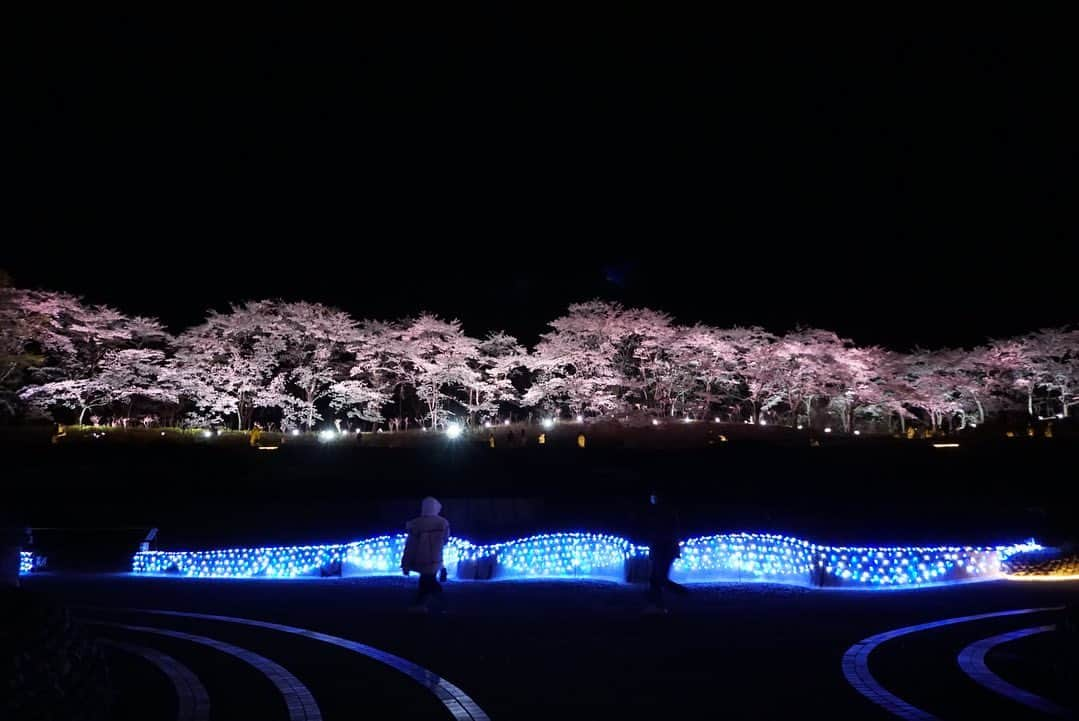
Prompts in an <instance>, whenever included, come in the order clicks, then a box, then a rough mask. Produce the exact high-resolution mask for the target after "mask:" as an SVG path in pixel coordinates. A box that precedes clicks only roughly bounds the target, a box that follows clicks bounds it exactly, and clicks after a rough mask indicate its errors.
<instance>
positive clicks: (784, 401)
mask: <svg viewBox="0 0 1079 721" xmlns="http://www.w3.org/2000/svg"><path fill="white" fill-rule="evenodd" d="M1077 404H1079V330H1076V329H1074V328H1055V329H1045V330H1039V331H1036V332H1032V333H1028V334H1026V335H1022V336H1019V337H1015V338H1008V339H1002V340H992V341H989V342H988V343H986V344H985V345H983V346H979V347H977V348H973V349H939V350H922V349H917V350H915V351H913V352H909V353H902V352H897V351H892V350H888V349H885V348H881V347H877V346H868V347H866V346H858V345H856V344H855V343H853V342H852V341H850V340H847V339H844V338H840V337H839V336H837V335H836V334H835V333H832V332H831V331H826V330H820V329H812V328H801V329H797V330H794V331H791V332H789V333H785V334H782V335H779V334H774V333H770V332H768V331H766V330H764V329H763V328H759V327H750V328H715V327H711V326H706V325H701V324H697V325H681V324H678V323H675V322H674V321H673V320H672V319H671V318H670V316H668V315H666V314H664V313H662V312H659V311H654V310H650V309H647V308H624V307H622V306H621V305H619V304H617V303H608V302H603V301H590V302H586V303H578V304H574V305H572V306H570V307H569V309H568V311H567V312H566V314H565V315H563V316H561V317H559V318H556V319H555V320H553V321H552V322H551V323H550V328H549V330H548V332H546V333H545V334H543V336H542V337H541V339H540V341H539V343H538V344H537V345H536V346H535V347H534V348H532V349H531V350H528V349H526V348H524V347H522V345H521V344H520V343H519V342H518V341H517V340H516V339H515V338H513V337H512V336H510V335H507V334H505V333H491V334H489V335H488V336H487V337H485V338H473V337H471V336H468V335H466V334H465V333H464V331H463V330H462V328H461V324H460V323H459V322H458V321H456V320H444V319H442V318H439V317H437V316H435V315H431V314H426V313H425V314H421V315H419V316H417V317H413V318H406V319H403V320H398V321H391V322H383V321H370V320H357V319H355V318H352V317H351V316H349V315H348V314H347V313H345V312H343V311H340V310H337V309H334V308H330V307H327V306H324V305H320V304H317V303H306V302H283V301H274V300H262V301H253V302H248V303H244V304H242V305H238V306H235V307H233V308H232V309H231V310H229V311H228V312H224V313H218V312H211V313H210V314H209V315H208V316H207V318H206V319H205V321H204V322H203V323H201V324H200V325H197V326H195V327H193V328H189V329H187V330H185V331H183V332H182V333H180V334H179V335H172V334H170V333H168V332H167V331H166V329H165V328H164V327H163V326H162V324H161V323H160V322H158V321H157V320H155V319H152V318H142V317H138V316H128V315H126V314H124V313H122V312H120V311H118V310H115V309H113V308H109V307H106V306H100V305H92V304H88V303H86V302H85V301H83V300H82V299H80V298H77V297H75V296H72V295H69V294H66V293H59V292H51V291H34V290H23V289H17V288H10V287H9V288H0V415H3V416H6V417H7V418H8V419H9V420H10V419H13V418H17V419H25V418H33V417H34V416H41V415H51V416H52V417H53V418H55V419H57V420H61V421H75V422H80V423H86V422H89V421H94V422H112V423H120V424H124V425H127V424H129V423H145V424H147V425H149V424H155V425H157V424H160V425H178V426H187V427H203V428H205V427H212V426H227V427H232V428H243V429H246V428H250V427H252V426H253V424H255V423H260V424H261V425H262V426H263V427H267V426H269V425H271V424H273V425H277V426H280V427H281V428H282V429H290V428H307V429H311V428H315V427H318V426H320V425H326V424H329V423H331V422H333V421H342V422H344V423H348V424H350V425H356V426H357V427H358V425H357V424H363V427H365V428H374V427H381V428H386V429H407V428H414V427H417V426H420V425H423V426H426V427H431V426H435V427H441V426H443V425H444V424H445V423H446V422H447V421H449V420H451V419H457V420H460V421H464V422H466V423H481V422H483V421H486V420H497V419H504V418H508V417H511V416H512V417H514V418H517V419H523V418H529V417H532V415H533V414H535V415H536V416H537V417H538V416H543V417H547V416H551V415H556V416H577V415H582V416H586V417H588V418H596V417H611V418H618V419H622V420H631V421H632V420H634V419H642V418H643V419H647V418H656V417H667V418H676V419H682V418H687V419H708V420H712V419H714V418H719V419H721V420H723V421H730V422H751V423H760V422H762V421H763V422H768V423H772V424H786V425H790V426H794V425H802V424H805V425H809V426H811V427H820V426H824V425H836V426H837V427H838V428H842V429H843V430H845V431H847V432H851V431H853V430H854V428H855V426H856V425H861V426H865V427H873V428H876V429H878V430H891V431H896V430H898V431H902V430H905V429H906V428H907V427H908V425H911V424H913V425H917V426H920V427H925V428H932V429H938V428H949V429H954V428H964V427H968V426H970V425H973V424H980V423H984V422H986V420H987V419H989V418H990V417H991V416H992V415H993V414H997V413H1000V412H1002V411H1007V410H1011V409H1018V410H1021V411H1025V412H1026V413H1027V414H1029V415H1031V416H1037V415H1047V416H1048V415H1060V416H1068V415H1069V414H1070V413H1071V409H1072V408H1073V407H1074V406H1075V405H1077Z"/></svg>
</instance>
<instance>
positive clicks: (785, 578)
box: [132, 533, 1041, 588]
mask: <svg viewBox="0 0 1079 721" xmlns="http://www.w3.org/2000/svg"><path fill="white" fill-rule="evenodd" d="M404 543H405V535H404V534H398V535H395V536H376V537H374V538H368V539H364V540H361V541H354V542H352V543H345V544H330V545H322V546H280V547H266V548H234V549H224V550H211V551H140V552H139V553H137V554H136V555H135V557H134V559H133V562H132V571H133V572H134V573H136V574H174V575H180V576H186V577H195V578H252V577H260V578H297V577H302V576H320V575H387V574H394V573H398V572H399V569H400V559H401V553H402V551H403V550H404ZM680 545H681V551H682V557H681V558H680V559H678V561H676V562H675V564H674V567H673V570H672V576H673V577H674V578H676V579H677V580H681V581H683V582H690V583H692V582H710V581H724V580H743V581H744V580H767V581H776V582H784V583H796V584H803V585H815V586H837V587H862V588H898V587H911V586H921V585H929V584H936V583H947V582H954V581H966V580H978V579H987V578H994V577H997V576H999V575H1000V574H1001V564H1002V563H1003V562H1004V561H1006V560H1007V559H1008V558H1009V557H1010V556H1012V555H1014V554H1016V553H1021V552H1027V551H1032V550H1036V549H1039V548H1041V546H1039V545H1038V544H1037V543H1035V542H1034V541H1033V540H1031V541H1027V542H1024V543H1016V544H1011V545H1003V546H888V547H876V546H864V547H852V546H821V545H817V544H813V543H811V542H809V541H806V540H804V539H800V538H795V537H791V536H782V535H777V534H768V533H728V534H717V535H713V536H703V537H698V538H690V539H688V540H686V541H684V542H683V543H681V544H680ZM647 556H648V548H647V547H646V546H637V545H634V544H633V543H631V542H630V541H629V540H627V539H625V538H621V537H618V536H612V535H607V534H600V533H547V534H542V535H536V536H529V537H526V538H519V539H516V540H513V541H506V542H503V543H497V544H492V545H476V544H473V543H471V542H469V541H467V540H465V539H461V538H451V539H450V542H449V543H448V544H447V547H446V550H445V553H444V557H445V565H446V567H447V569H448V570H449V571H450V573H452V574H454V575H457V571H458V568H459V566H460V564H461V563H462V562H479V561H487V562H490V563H491V564H492V565H493V567H494V568H495V569H496V571H495V573H494V574H493V575H494V577H496V578H582V577H583V578H620V579H624V578H626V564H627V562H629V561H630V560H631V559H635V558H647Z"/></svg>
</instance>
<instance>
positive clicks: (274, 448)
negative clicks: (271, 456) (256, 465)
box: [259, 446, 278, 451]
mask: <svg viewBox="0 0 1079 721" xmlns="http://www.w3.org/2000/svg"><path fill="white" fill-rule="evenodd" d="M277 449H278V446H259V450H260V451H276V450H277Z"/></svg>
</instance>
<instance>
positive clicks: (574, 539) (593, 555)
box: [472, 533, 647, 580]
mask: <svg viewBox="0 0 1079 721" xmlns="http://www.w3.org/2000/svg"><path fill="white" fill-rule="evenodd" d="M640 550H641V549H639V548H638V547H637V546H634V545H633V544H632V543H630V542H629V541H627V540H626V539H624V538H620V537H618V536H608V535H605V534H601V533H545V534H542V535H539V536H529V537H528V538H519V539H517V540H515V541H507V542H505V543H499V544H495V545H493V546H482V547H477V548H476V549H474V551H473V554H472V555H473V557H476V556H483V557H493V559H494V563H495V566H494V567H495V573H494V576H495V577H496V578H580V577H587V578H614V579H618V580H624V579H625V568H626V560H627V559H629V558H631V557H633V556H635V555H637V554H638V553H639V551H640ZM645 550H647V549H645Z"/></svg>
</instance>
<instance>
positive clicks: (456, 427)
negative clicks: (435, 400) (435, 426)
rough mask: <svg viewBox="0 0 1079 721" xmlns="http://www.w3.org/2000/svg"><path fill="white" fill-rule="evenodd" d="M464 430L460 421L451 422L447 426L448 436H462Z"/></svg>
mask: <svg viewBox="0 0 1079 721" xmlns="http://www.w3.org/2000/svg"><path fill="white" fill-rule="evenodd" d="M462 431H463V429H462V428H461V424H460V423H451V424H449V425H448V426H446V437H447V438H460V437H461V432H462Z"/></svg>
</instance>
